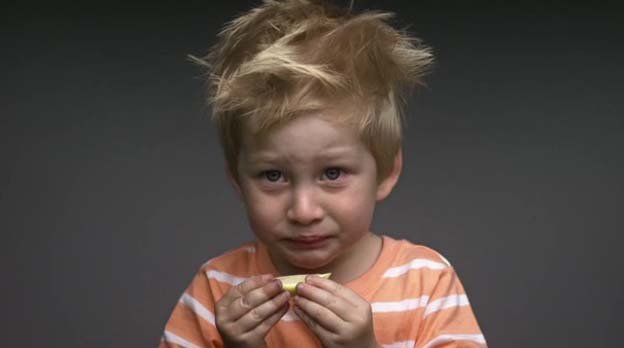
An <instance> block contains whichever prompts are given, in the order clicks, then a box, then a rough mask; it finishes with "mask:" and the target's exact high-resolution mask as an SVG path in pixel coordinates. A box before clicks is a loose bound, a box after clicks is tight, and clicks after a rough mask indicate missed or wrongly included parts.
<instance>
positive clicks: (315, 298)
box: [295, 276, 379, 348]
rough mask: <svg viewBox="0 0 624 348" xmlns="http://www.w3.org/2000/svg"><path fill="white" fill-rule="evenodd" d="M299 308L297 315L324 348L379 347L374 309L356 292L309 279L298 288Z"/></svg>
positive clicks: (321, 280) (297, 303)
mask: <svg viewBox="0 0 624 348" xmlns="http://www.w3.org/2000/svg"><path fill="white" fill-rule="evenodd" d="M295 305H296V307H295V313H297V315H299V317H300V318H301V319H302V320H303V321H304V322H305V323H306V325H307V326H308V327H309V328H310V330H312V331H313V332H314V333H315V334H316V335H317V336H318V338H319V339H320V340H321V342H322V343H323V347H325V348H338V347H340V348H347V347H349V348H350V347H353V348H356V347H357V348H374V347H379V345H378V344H377V341H376V339H375V332H374V330H373V314H372V310H371V306H370V304H369V303H368V302H366V300H364V299H363V298H361V297H360V296H359V295H358V294H356V293H355V292H354V291H353V290H351V289H349V288H346V287H344V286H342V285H340V284H338V283H336V282H334V281H332V280H329V279H323V278H321V277H317V276H309V277H308V278H307V280H306V283H302V284H299V286H298V287H297V296H295Z"/></svg>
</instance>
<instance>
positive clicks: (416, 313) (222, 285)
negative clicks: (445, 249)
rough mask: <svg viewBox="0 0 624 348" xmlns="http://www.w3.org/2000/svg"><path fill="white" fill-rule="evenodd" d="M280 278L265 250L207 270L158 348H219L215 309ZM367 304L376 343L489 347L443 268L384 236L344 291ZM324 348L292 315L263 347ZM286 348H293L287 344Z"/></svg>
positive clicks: (427, 253) (257, 247) (231, 257)
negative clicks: (240, 287)
mask: <svg viewBox="0 0 624 348" xmlns="http://www.w3.org/2000/svg"><path fill="white" fill-rule="evenodd" d="M267 273H270V274H273V275H275V276H277V275H278V273H277V270H276V268H275V267H274V266H273V264H272V263H271V260H270V258H269V254H268V252H267V249H266V246H264V245H263V244H262V243H260V242H250V243H247V244H244V245H243V246H241V247H239V248H237V249H234V250H231V251H229V252H227V253H225V254H223V255H221V256H219V257H216V258H214V259H211V260H209V261H208V262H206V263H205V264H204V265H203V266H202V267H201V268H200V270H199V271H198V272H197V274H196V275H195V278H194V279H193V281H192V282H191V284H190V285H189V287H188V288H187V289H186V291H185V292H184V294H183V295H182V297H181V298H180V300H179V302H178V303H177V304H176V306H175V308H174V310H173V313H172V314H171V318H170V319H169V321H168V322H167V324H166V327H165V332H164V334H163V337H162V340H161V342H160V347H161V348H164V347H189V348H194V347H205V348H208V347H214V348H217V347H223V342H222V341H221V337H220V335H219V332H218V331H217V328H216V326H215V314H214V313H215V303H216V302H217V301H219V299H220V298H221V297H222V296H223V295H224V294H225V293H226V292H227V291H228V289H229V288H230V287H231V286H233V285H236V284H239V283H241V282H243V281H244V280H246V279H247V278H249V277H251V276H254V275H259V274H267ZM343 285H344V286H347V287H349V288H351V289H353V290H354V291H355V292H356V293H358V294H359V295H360V296H361V297H362V298H364V299H366V300H367V301H368V302H369V303H370V304H371V309H372V312H373V320H374V322H373V326H374V329H375V337H376V338H377V342H378V343H379V344H380V345H382V346H383V347H391V348H403V347H405V348H407V347H409V348H412V347H414V348H430V347H445V348H451V347H486V342H485V338H484V337H483V334H482V333H481V330H480V329H479V325H478V323H477V320H476V318H475V316H474V313H473V311H472V308H471V307H470V303H469V302H468V298H467V296H466V293H465V291H464V288H463V286H462V284H461V282H460V280H459V278H458V277H457V274H456V273H455V271H454V270H453V268H452V267H451V266H450V264H449V263H448V261H446V259H445V258H444V257H442V256H441V255H440V254H438V253H437V252H435V251H433V250H431V249H429V248H427V247H424V246H420V245H415V244H412V243H411V242H409V241H406V240H395V239H392V238H390V237H388V236H383V247H382V249H381V253H380V255H379V257H378V259H377V261H376V262H375V264H374V265H373V266H372V267H371V269H370V270H368V272H366V273H365V274H363V275H362V276H360V277H359V278H357V279H355V280H353V281H350V282H348V283H346V284H343ZM293 342H296V346H297V348H308V347H321V344H320V341H319V340H318V338H316V337H315V335H314V333H312V331H310V330H309V329H308V328H307V327H306V326H305V323H304V322H303V321H301V320H300V319H299V318H298V317H297V315H296V314H295V313H294V312H292V311H289V312H287V313H286V314H285V315H284V316H283V317H282V319H281V320H280V321H279V322H278V323H277V324H276V325H275V326H274V327H273V328H272V329H271V331H269V333H268V334H267V336H266V343H267V347H269V348H272V347H290V346H292V343H293ZM289 343H290V344H289Z"/></svg>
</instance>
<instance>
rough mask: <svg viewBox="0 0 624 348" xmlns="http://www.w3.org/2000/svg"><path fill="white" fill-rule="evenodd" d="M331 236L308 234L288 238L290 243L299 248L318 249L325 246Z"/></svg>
mask: <svg viewBox="0 0 624 348" xmlns="http://www.w3.org/2000/svg"><path fill="white" fill-rule="evenodd" d="M330 238H331V237H330V236H307V237H298V238H290V239H287V241H288V243H289V244H290V245H292V246H293V247H295V248H297V249H317V248H321V247H323V246H325V244H327V242H328V241H329V239H330Z"/></svg>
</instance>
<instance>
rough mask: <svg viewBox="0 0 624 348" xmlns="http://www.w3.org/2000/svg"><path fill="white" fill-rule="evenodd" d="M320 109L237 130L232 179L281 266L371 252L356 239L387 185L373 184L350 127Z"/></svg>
mask: <svg viewBox="0 0 624 348" xmlns="http://www.w3.org/2000/svg"><path fill="white" fill-rule="evenodd" d="M319 116H322V114H317V115H309V116H302V117H298V118H296V119H294V120H292V121H290V122H288V123H286V124H285V125H283V126H280V127H278V128H276V129H274V130H272V131H270V132H269V133H268V134H267V135H266V136H263V137H262V138H256V137H253V136H250V135H249V133H248V131H244V132H247V133H244V134H243V142H242V147H241V151H240V155H239V162H238V180H236V182H235V185H236V186H237V189H238V190H239V192H240V194H241V197H242V199H243V201H244V203H245V206H246V208H247V213H248V217H249V222H250V225H251V228H252V229H253V231H254V233H255V234H256V236H257V237H258V238H259V239H260V240H261V241H263V242H264V243H265V245H266V246H267V248H268V250H269V252H270V254H271V258H272V260H273V263H274V264H275V265H276V267H278V270H280V271H282V272H283V271H285V270H290V271H295V270H301V271H303V270H308V271H312V270H315V269H320V268H325V269H326V268H327V267H330V268H331V267H332V265H333V263H335V262H336V260H338V259H340V260H341V261H347V260H344V258H345V257H346V258H348V259H349V260H348V261H349V263H352V262H356V263H357V262H358V258H363V259H364V258H366V257H369V256H370V255H360V254H362V253H358V248H357V246H358V245H357V242H358V241H360V240H364V238H363V237H365V236H367V235H369V226H370V224H371V221H372V218H373V211H374V208H375V203H376V201H377V200H380V199H383V198H385V196H387V194H389V192H390V190H391V187H390V188H388V187H387V185H386V187H385V189H384V188H381V186H383V185H384V184H383V183H382V184H380V185H378V183H377V170H376V164H375V159H374V158H373V156H372V154H371V153H370V151H369V150H368V148H367V147H366V146H365V145H364V144H363V143H362V142H361V141H360V139H359V136H358V134H357V132H356V130H354V129H351V128H350V127H346V126H339V125H336V124H333V123H330V122H328V121H325V120H323V119H322V118H321V117H319ZM394 182H395V181H394ZM394 182H392V185H394ZM392 185H390V186H392ZM353 246H356V248H353V249H351V247H353ZM362 252H364V251H362Z"/></svg>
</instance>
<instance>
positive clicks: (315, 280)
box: [306, 275, 364, 306]
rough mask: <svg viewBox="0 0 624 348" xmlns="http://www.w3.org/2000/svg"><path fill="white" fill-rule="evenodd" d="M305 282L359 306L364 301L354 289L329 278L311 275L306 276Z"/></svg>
mask: <svg viewBox="0 0 624 348" xmlns="http://www.w3.org/2000/svg"><path fill="white" fill-rule="evenodd" d="M306 283H307V284H310V285H312V286H314V287H316V288H320V289H323V290H326V291H328V292H330V293H332V294H334V296H338V297H340V298H342V299H344V300H346V301H347V302H349V303H350V304H352V305H354V306H360V305H362V301H364V299H362V298H361V297H360V295H358V294H357V293H356V292H355V291H353V290H351V289H349V288H347V287H345V286H343V285H341V284H338V283H336V282H335V281H333V280H331V279H325V278H321V277H318V276H316V275H311V276H308V277H307V278H306Z"/></svg>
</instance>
